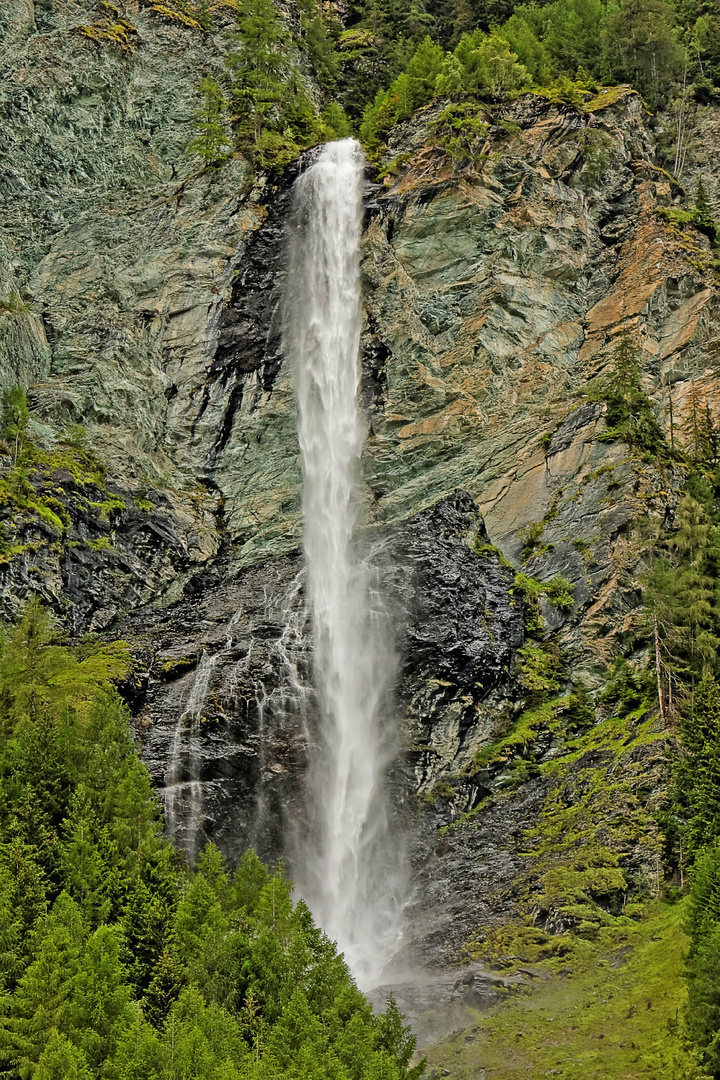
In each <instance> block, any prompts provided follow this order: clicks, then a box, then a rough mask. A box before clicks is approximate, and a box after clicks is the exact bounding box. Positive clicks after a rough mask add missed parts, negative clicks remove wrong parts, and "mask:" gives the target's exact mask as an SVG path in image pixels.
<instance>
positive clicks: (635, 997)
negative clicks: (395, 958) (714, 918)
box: [427, 901, 703, 1080]
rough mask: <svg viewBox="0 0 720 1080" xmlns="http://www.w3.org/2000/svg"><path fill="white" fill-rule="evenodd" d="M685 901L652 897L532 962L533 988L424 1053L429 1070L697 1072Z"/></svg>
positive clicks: (621, 1077) (617, 1076) (610, 1075)
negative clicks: (682, 1028) (563, 951)
mask: <svg viewBox="0 0 720 1080" xmlns="http://www.w3.org/2000/svg"><path fill="white" fill-rule="evenodd" d="M684 907H685V904H684V903H680V904H675V905H667V904H661V903H659V902H657V901H651V902H649V903H648V904H646V905H644V911H643V917H642V918H641V920H640V921H638V922H635V921H633V920H631V919H623V920H622V925H619V924H618V925H615V926H613V927H607V928H603V930H602V931H601V932H600V933H599V935H598V936H597V938H596V939H595V940H594V941H592V942H589V941H583V940H582V939H578V938H575V939H574V944H573V948H572V952H571V953H570V954H568V955H567V956H565V957H563V958H562V960H560V959H558V958H556V959H553V960H549V961H544V962H540V963H539V964H537V965H535V967H534V970H536V971H542V972H543V974H544V975H545V976H546V979H538V980H537V982H536V983H535V984H534V985H533V988H532V990H530V991H529V992H528V993H526V994H524V995H522V996H520V997H518V996H513V997H512V998H510V999H508V1000H507V1001H506V1002H504V1003H503V1004H502V1005H501V1006H499V1007H498V1008H497V1009H496V1010H494V1011H493V1012H492V1013H491V1014H489V1015H484V1016H483V1015H481V1014H478V1020H477V1022H476V1023H475V1024H474V1025H473V1026H471V1027H469V1028H467V1029H465V1030H463V1031H460V1032H455V1033H453V1035H451V1036H450V1037H449V1038H448V1039H446V1040H445V1041H444V1042H442V1043H439V1044H438V1045H436V1046H434V1047H431V1048H430V1050H429V1051H428V1052H427V1056H428V1060H429V1063H430V1067H431V1071H430V1075H431V1076H432V1075H433V1069H434V1070H436V1071H435V1075H436V1076H438V1077H439V1076H449V1077H450V1078H451V1080H521V1078H522V1080H528V1078H529V1077H532V1078H535V1077H544V1076H555V1077H558V1078H559V1080H563V1078H565V1080H569V1078H572V1080H597V1078H599V1077H602V1078H603V1080H641V1078H645V1077H647V1078H648V1080H650V1078H653V1080H657V1078H658V1077H660V1076H663V1077H668V1078H676V1080H681V1078H687V1080H690V1078H691V1077H695V1078H699V1077H701V1076H702V1075H703V1074H702V1073H701V1072H700V1071H698V1070H697V1068H696V1066H695V1063H694V1060H693V1058H692V1057H691V1055H690V1054H689V1052H688V1051H686V1050H685V1048H684V1047H683V1045H682V1043H681V1041H680V1038H679V1034H678V1029H679V1020H680V1017H681V1013H682V1007H683V1005H684V1002H685V988H684V985H683V980H682V974H683V956H684V953H685V951H686V949H687V943H688V939H687V937H686V935H685V933H684V932H683V919H684Z"/></svg>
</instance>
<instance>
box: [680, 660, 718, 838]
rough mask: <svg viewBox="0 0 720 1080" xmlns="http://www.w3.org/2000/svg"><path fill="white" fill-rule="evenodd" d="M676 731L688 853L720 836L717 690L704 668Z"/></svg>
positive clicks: (713, 680)
mask: <svg viewBox="0 0 720 1080" xmlns="http://www.w3.org/2000/svg"><path fill="white" fill-rule="evenodd" d="M680 735H681V738H682V744H683V758H682V759H681V762H680V764H679V766H678V768H677V770H676V783H677V785H678V787H679V789H680V795H681V799H682V800H683V801H685V802H686V804H687V812H688V821H687V825H686V830H685V832H686V838H687V839H686V850H687V853H688V855H689V856H690V857H692V856H694V855H695V854H696V853H697V852H698V851H700V850H701V849H702V847H703V846H704V845H705V844H709V843H712V842H713V841H714V840H716V839H717V838H720V690H719V689H718V685H717V683H716V682H715V679H714V678H713V677H712V675H710V674H709V673H708V672H706V673H705V674H704V675H703V677H702V678H701V680H700V682H699V683H698V685H697V687H696V688H695V692H694V694H693V702H692V709H691V710H690V711H689V713H687V712H686V713H685V714H684V715H683V717H682V719H681V723H680Z"/></svg>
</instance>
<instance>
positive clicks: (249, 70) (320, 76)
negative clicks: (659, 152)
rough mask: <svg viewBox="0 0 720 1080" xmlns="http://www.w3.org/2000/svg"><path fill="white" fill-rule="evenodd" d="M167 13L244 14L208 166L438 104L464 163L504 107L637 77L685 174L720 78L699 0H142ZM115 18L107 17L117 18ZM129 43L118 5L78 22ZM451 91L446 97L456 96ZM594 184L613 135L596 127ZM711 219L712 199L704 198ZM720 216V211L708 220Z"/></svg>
mask: <svg viewBox="0 0 720 1080" xmlns="http://www.w3.org/2000/svg"><path fill="white" fill-rule="evenodd" d="M143 4H144V5H145V6H146V7H148V8H150V10H152V11H153V12H155V13H156V14H158V15H161V16H162V17H163V18H165V19H166V20H170V21H174V22H178V23H180V24H182V25H184V26H186V27H188V28H189V29H193V30H196V31H200V32H206V31H208V30H211V29H213V27H214V25H215V13H216V12H219V11H220V10H221V9H222V11H223V15H224V16H226V15H227V14H228V13H232V14H233V15H234V17H235V19H236V22H237V34H236V48H235V49H234V50H233V52H232V53H231V55H230V56H229V58H228V63H227V64H226V65H225V70H224V71H216V72H215V73H214V75H210V74H208V75H206V77H205V78H204V80H203V82H202V84H201V85H200V88H199V93H200V98H201V104H200V106H199V109H198V115H197V135H196V137H195V138H194V139H193V140H192V141H191V143H190V145H189V149H190V151H191V152H192V153H193V154H196V155H197V156H198V157H199V159H200V161H201V162H202V164H203V167H208V166H217V165H219V164H221V163H222V162H223V161H224V160H225V159H226V158H227V157H228V156H230V155H231V154H233V153H235V152H236V151H240V152H241V153H242V154H243V155H244V156H245V157H246V158H247V159H248V160H249V161H250V162H251V164H253V165H254V166H255V167H257V168H263V169H277V168H282V167H283V165H285V164H286V163H287V162H289V161H290V160H292V158H293V157H295V156H297V154H298V153H299V152H300V151H301V150H302V149H304V148H306V147H309V146H312V145H315V144H316V143H318V142H323V141H326V140H327V139H331V138H338V137H344V136H346V135H348V134H350V133H351V131H352V130H359V132H360V136H361V138H362V141H363V143H364V144H365V147H366V150H367V151H368V153H369V154H370V155H371V156H373V157H377V156H378V155H379V153H380V152H381V149H382V147H383V146H384V144H385V143H386V141H387V138H388V136H389V134H390V132H391V130H392V128H393V127H394V125H396V124H397V123H398V122H400V121H403V120H406V119H408V118H409V117H410V116H412V115H413V113H414V112H415V111H416V110H417V109H419V108H422V107H423V106H425V105H428V104H430V103H431V102H433V101H442V102H443V109H444V111H443V115H442V116H441V117H440V119H439V120H438V119H437V118H435V119H434V121H433V125H434V126H433V128H432V131H431V141H432V143H433V144H434V145H437V146H438V147H439V148H441V149H443V150H444V151H445V152H446V153H447V154H448V155H449V156H450V157H451V158H452V159H453V160H454V161H455V162H456V163H458V164H463V163H466V162H469V163H471V164H478V163H480V161H481V159H482V152H481V150H480V147H481V145H482V142H483V141H484V139H483V135H484V127H483V125H485V124H486V123H488V121H489V119H490V113H491V112H492V106H493V104H494V103H497V102H500V101H503V100H506V99H507V98H510V97H513V96H515V95H518V94H521V93H524V92H525V91H526V90H532V91H533V92H535V93H538V94H540V95H542V96H544V97H546V98H548V100H550V101H555V102H559V103H566V104H568V105H571V106H573V107H575V108H577V109H579V110H581V111H582V110H587V111H589V112H595V111H597V110H600V109H603V108H607V107H609V106H611V105H612V104H613V103H614V102H615V101H616V100H617V98H618V90H617V84H618V83H622V84H626V83H629V84H631V85H632V86H633V87H634V88H635V89H636V90H638V91H639V93H640V94H642V95H643V97H644V99H645V101H646V103H647V105H648V107H649V108H650V109H653V110H660V109H664V110H666V111H667V112H668V115H669V117H670V118H671V122H670V123H668V124H665V126H664V127H663V130H662V134H661V141H662V144H663V148H664V149H663V152H664V154H665V158H666V164H667V166H668V168H670V169H672V170H673V171H674V172H679V171H681V168H682V164H683V161H684V155H685V152H686V146H687V141H688V138H689V135H688V131H689V130H690V128H691V127H692V115H693V110H694V109H696V108H697V104H698V103H702V102H706V101H709V100H711V99H712V98H714V97H715V96H716V94H717V89H718V88H719V87H720V50H718V48H717V45H716V41H717V40H718V38H720V15H718V14H717V13H716V12H715V11H714V9H712V10H710V9H709V8H708V6H707V5H706V4H704V3H702V2H701V0H682V2H681V0H675V2H673V3H670V2H665V0H619V2H618V3H613V4H604V3H602V2H601V0H553V2H551V3H537V4H536V3H524V4H515V3H512V2H511V0H411V2H410V3H409V5H406V7H405V8H404V9H402V10H401V9H400V8H398V6H397V4H396V3H395V2H394V0H351V3H349V4H348V5H346V6H345V7H344V8H343V9H342V13H341V17H340V16H339V13H338V10H337V9H336V8H334V7H333V6H332V5H327V4H323V3H321V2H320V0H296V4H295V6H294V10H293V11H292V13H289V12H283V13H281V12H280V11H279V10H278V8H276V6H275V5H274V3H273V2H272V0H210V2H205V0H197V2H190V0H166V2H162V3H161V2H159V0H143ZM106 24H107V25H106ZM80 29H81V32H83V33H85V34H86V36H89V37H92V38H93V39H94V40H98V41H113V40H114V41H115V44H118V45H120V46H121V47H123V48H124V47H130V46H131V44H132V42H131V40H130V38H129V37H128V38H127V44H126V43H125V41H124V38H123V35H125V36H126V37H127V35H129V34H130V31H131V30H132V28H131V27H129V24H128V25H127V26H125V24H124V23H123V22H122V20H120V19H119V13H117V12H115V11H114V9H113V12H110V13H108V14H107V15H106V16H105V20H104V21H103V22H99V23H97V24H94V25H93V27H84V28H80ZM448 99H449V100H448ZM583 138H584V139H585V140H586V142H587V144H588V146H587V150H588V156H589V157H590V158H591V159H592V160H591V161H590V163H589V164H590V168H589V170H588V173H587V176H588V179H589V180H592V176H595V179H596V180H597V178H598V177H599V176H600V175H601V173H602V171H603V169H604V168H605V166H606V163H607V152H608V147H607V139H606V137H605V136H604V135H603V133H602V132H597V131H586V132H584V133H583ZM697 208H698V212H699V214H700V217H699V218H698V227H703V228H705V227H706V223H704V222H703V221H702V220H701V217H702V213H703V208H702V200H700V201H699V202H698V205H697ZM710 216H711V215H710Z"/></svg>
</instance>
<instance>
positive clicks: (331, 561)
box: [283, 139, 404, 989]
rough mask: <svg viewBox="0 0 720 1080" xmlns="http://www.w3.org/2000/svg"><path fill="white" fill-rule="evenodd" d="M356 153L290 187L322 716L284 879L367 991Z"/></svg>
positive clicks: (371, 977) (378, 676) (290, 319)
mask: <svg viewBox="0 0 720 1080" xmlns="http://www.w3.org/2000/svg"><path fill="white" fill-rule="evenodd" d="M363 165H364V162H363V157H362V152H361V150H360V147H359V144H358V143H357V142H356V141H355V140H353V139H344V140H342V141H340V142H334V143H328V144H327V145H326V146H324V147H323V148H322V149H321V150H320V152H319V154H318V156H317V158H316V159H315V161H314V163H313V164H311V165H310V166H309V167H308V168H307V169H306V171H304V172H303V173H302V174H301V175H300V177H299V178H298V180H297V181H296V183H295V191H294V204H293V215H292V220H291V222H290V227H289V230H288V278H287V285H286V289H285V298H284V316H283V324H284V335H283V336H284V352H285V355H286V356H287V358H288V360H289V361H290V364H291V367H292V371H293V378H294V384H295V393H296V398H297V406H298V439H299V443H300V450H301V455H302V464H303V498H302V507H303V518H304V549H305V561H306V567H307V592H308V599H309V602H310V606H311V611H312V620H313V633H314V677H315V682H316V687H317V691H318V696H319V700H320V713H321V715H320V717H319V726H318V730H317V734H316V736H315V740H314V741H315V744H316V745H315V747H314V749H311V760H310V768H309V781H308V782H309V792H310V799H309V807H308V815H309V820H308V821H306V822H303V823H302V825H301V828H300V829H299V830H298V831H299V832H302V835H300V836H298V841H297V851H296V853H295V857H294V858H293V875H294V878H295V881H296V884H297V887H298V890H299V892H300V893H301V894H302V895H303V896H304V897H305V899H306V900H307V902H308V904H309V906H310V908H311V910H312V912H313V914H314V916H315V918H316V919H317V921H318V922H319V924H320V925H321V926H322V928H323V929H324V930H325V932H326V933H327V934H328V935H329V936H330V937H331V938H332V939H334V940H335V941H337V943H338V946H339V948H340V950H341V951H342V952H343V953H344V954H345V959H346V961H347V963H348V965H349V967H350V969H351V971H352V972H353V974H354V975H355V977H356V979H357V981H358V984H359V985H360V986H361V987H362V988H364V989H368V988H370V987H372V986H374V985H376V984H377V983H378V982H380V980H381V977H382V972H383V969H384V968H385V966H386V964H387V962H388V960H389V959H390V958H391V956H392V955H393V953H394V952H395V951H396V949H397V948H398V945H399V941H400V936H401V931H402V909H403V894H404V881H403V871H402V866H403V858H402V852H401V851H400V849H399V844H400V841H399V838H398V836H397V832H396V831H395V833H394V832H393V831H391V828H390V822H389V806H388V799H387V795H386V791H385V783H384V781H385V775H386V772H387V769H388V766H389V763H390V760H391V757H392V753H393V739H392V735H391V732H392V724H389V723H388V718H387V715H386V713H385V712H384V706H385V705H386V702H387V699H388V691H389V687H390V685H391V683H392V680H393V677H394V674H395V660H394V655H393V649H392V640H391V635H390V633H389V627H388V621H387V618H386V615H385V612H384V609H383V605H382V602H381V597H380V594H379V591H378V589H377V583H376V581H375V579H374V575H373V573H372V569H371V567H370V562H369V559H368V553H367V552H363V550H362V549H361V544H360V541H359V540H358V538H357V535H356V524H357V520H358V513H359V504H360V473H359V463H360V454H361V450H362V445H363V440H364V436H365V423H364V418H363V415H362V412H361V410H360V407H359V403H358V388H359V379H360V361H359V344H360V329H361V318H362V315H361V299H360V233H361V224H362V181H363Z"/></svg>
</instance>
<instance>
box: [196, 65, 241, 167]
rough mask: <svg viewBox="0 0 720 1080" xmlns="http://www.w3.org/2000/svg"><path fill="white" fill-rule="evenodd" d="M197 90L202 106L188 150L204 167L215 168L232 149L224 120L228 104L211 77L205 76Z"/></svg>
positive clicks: (197, 115)
mask: <svg viewBox="0 0 720 1080" xmlns="http://www.w3.org/2000/svg"><path fill="white" fill-rule="evenodd" d="M199 89H200V94H201V95H202V105H201V106H200V108H199V109H198V111H197V113H196V118H195V122H194V125H193V126H194V127H195V129H196V130H197V132H198V134H197V135H196V136H195V138H194V139H193V140H192V142H191V143H190V145H189V146H188V150H190V151H191V152H192V153H195V154H197V155H198V157H200V158H202V160H203V161H204V162H205V164H206V165H210V166H216V165H219V164H220V163H221V162H223V161H224V160H225V159H226V158H227V157H228V156H229V154H230V151H231V148H232V146H231V142H230V138H229V136H228V132H227V126H226V119H225V114H226V109H227V105H228V103H227V101H226V100H225V98H224V97H223V93H222V90H221V89H220V87H219V85H218V84H217V83H216V81H215V80H214V79H213V77H212V76H211V75H206V76H205V78H204V79H203V81H202V82H201V83H200V88H199Z"/></svg>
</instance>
